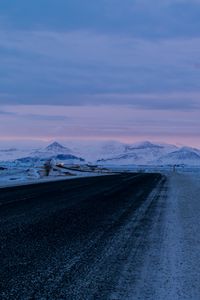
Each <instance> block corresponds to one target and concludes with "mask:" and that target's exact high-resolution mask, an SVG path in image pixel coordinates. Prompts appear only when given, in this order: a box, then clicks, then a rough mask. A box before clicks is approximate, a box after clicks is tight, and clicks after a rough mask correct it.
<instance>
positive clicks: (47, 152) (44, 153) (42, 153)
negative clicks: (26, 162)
mask: <svg viewBox="0 0 200 300" xmlns="http://www.w3.org/2000/svg"><path fill="white" fill-rule="evenodd" d="M58 154H66V155H69V154H72V150H71V149H69V148H67V147H64V146H63V145H61V144H59V143H58V142H54V143H52V144H50V145H48V146H47V147H46V148H44V149H39V150H37V151H34V152H32V153H31V155H30V156H33V157H46V158H48V157H51V156H55V155H58Z"/></svg>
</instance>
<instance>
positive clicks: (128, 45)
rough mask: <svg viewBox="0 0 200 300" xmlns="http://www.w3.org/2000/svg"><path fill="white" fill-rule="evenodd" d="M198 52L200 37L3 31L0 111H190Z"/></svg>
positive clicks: (196, 85)
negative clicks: (40, 107) (106, 107)
mask: <svg viewBox="0 0 200 300" xmlns="http://www.w3.org/2000/svg"><path fill="white" fill-rule="evenodd" d="M199 52H200V38H190V39H177V40H175V39H161V40H145V39H138V38H133V37H121V36H116V35H108V34H107V35H105V34H97V33H94V32H86V31H71V32H56V31H52V32H50V31H21V30H19V31H10V30H8V31H0V64H1V70H0V77H1V81H0V89H1V90H2V94H0V104H9V103H10V104H11V103H13V104H17V103H18V104H20V103H21V104H34V103H35V104H46V105H47V104H55V105H63V104H65V105H80V104H82V105H86V104H87V105H88V104H97V105H98V104H105V103H108V104H111V103H113V104H115V103H116V104H120V103H121V104H122V103H127V104H132V105H140V106H142V105H143V103H144V104H145V106H148V107H149V108H150V106H151V105H152V107H153V108H155V107H156V103H157V106H158V108H160V107H161V106H162V107H163V108H164V107H166V108H167V107H169V108H170V107H171V108H173V107H175V106H176V104H175V105H173V101H174V103H179V104H178V105H177V107H179V108H180V109H181V106H182V107H183V108H184V107H185V106H187V107H188V106H194V103H193V102H194V101H195V103H196V102H197V101H198V99H196V98H197V96H196V95H198V94H199V92H200V89H199V68H197V66H198V64H199ZM168 94H170V95H174V96H173V97H174V99H168V98H169V96H166V95H168ZM183 94H184V95H183ZM148 95H149V96H148ZM167 97H168V98H167ZM170 97H172V96H170ZM178 97H179V98H178ZM193 97H195V99H193ZM186 98H187V99H186ZM159 99H160V101H159ZM159 102H160V103H159ZM189 102H190V103H191V104H190V105H189V104H188V103H189ZM140 103H141V104H140ZM195 105H196V104H195Z"/></svg>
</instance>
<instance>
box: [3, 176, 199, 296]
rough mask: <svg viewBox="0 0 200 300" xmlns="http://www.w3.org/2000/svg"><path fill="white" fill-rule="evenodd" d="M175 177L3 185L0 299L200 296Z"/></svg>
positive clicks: (114, 178)
mask: <svg viewBox="0 0 200 300" xmlns="http://www.w3.org/2000/svg"><path fill="white" fill-rule="evenodd" d="M170 180H171V179H167V178H166V177H165V176H164V175H160V174H122V175H113V176H102V177H94V178H83V179H77V180H69V181H63V182H53V183H45V184H38V185H29V186H24V187H14V188H6V189H2V190H1V191H0V242H1V248H0V257H1V273H0V277H1V278H0V292H1V297H0V298H1V299H3V300H4V299H22V300H26V299H59V300H61V299H69V300H70V299H74V300H76V299H77V300H78V299H80V300H84V299H101V300H103V299H112V300H121V299H152V300H153V299H154V300H157V299H169V300H174V299H194V300H198V299H200V294H199V292H200V290H199V286H200V278H199V273H198V270H199V269H198V267H197V266H196V271H195V272H193V271H192V270H189V271H188V268H189V266H188V264H189V260H190V258H189V257H188V253H189V252H191V253H192V252H193V251H192V249H191V247H190V246H189V245H190V243H188V245H187V241H186V242H183V232H182V231H181V229H182V227H183V226H182V227H181V226H180V224H181V221H180V220H178V219H177V214H178V211H179V208H178V200H177V199H179V195H178V192H177V189H175V190H173V189H172V186H173V184H171V181H170ZM178 180H179V181H178ZM176 181H177V182H179V185H180V186H181V185H182V182H180V179H179V178H178V179H177V178H176ZM185 184H186V180H185ZM174 200H175V201H174ZM187 213H188V211H187V212H186V214H187ZM193 213H194V212H193ZM180 218H181V216H180ZM184 220H185V216H184ZM187 222H188V223H190V221H189V220H187ZM190 230H191V231H193V230H194V228H190ZM191 231H189V232H188V233H187V232H186V233H185V234H186V235H187V234H188V238H189V234H190V233H191ZM186 238H187V236H186ZM194 240H195V238H194ZM195 241H196V240H195ZM197 242H198V241H196V243H197ZM187 246H188V247H189V249H188V250H187V249H186V250H187V251H186V250H184V249H185V248H186V247H187ZM195 247H196V249H198V243H197V245H196V246H195ZM184 251H185V252H184ZM195 253H196V257H195V258H194V260H195V259H197V260H198V258H200V256H199V255H198V254H197V252H195ZM196 264H197V265H198V262H197V263H196ZM196 264H194V265H196ZM187 285H188V287H190V290H189V289H188V288H186V286H187Z"/></svg>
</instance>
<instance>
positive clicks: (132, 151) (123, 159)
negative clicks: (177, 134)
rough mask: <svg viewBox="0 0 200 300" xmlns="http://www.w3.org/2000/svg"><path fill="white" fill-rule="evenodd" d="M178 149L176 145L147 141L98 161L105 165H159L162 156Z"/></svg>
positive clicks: (129, 146) (127, 146)
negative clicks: (158, 161)
mask: <svg viewBox="0 0 200 300" xmlns="http://www.w3.org/2000/svg"><path fill="white" fill-rule="evenodd" d="M177 149H178V148H177V147H176V146H174V145H168V144H153V143H151V142H148V141H145V142H142V143H137V144H133V145H126V147H125V149H124V151H123V152H122V153H121V154H119V155H117V156H113V157H110V158H109V159H105V158H102V159H100V160H98V163H103V164H122V165H129V164H141V165H144V164H157V160H159V159H160V158H161V157H162V156H164V155H167V154H168V153H171V152H172V151H176V150H177Z"/></svg>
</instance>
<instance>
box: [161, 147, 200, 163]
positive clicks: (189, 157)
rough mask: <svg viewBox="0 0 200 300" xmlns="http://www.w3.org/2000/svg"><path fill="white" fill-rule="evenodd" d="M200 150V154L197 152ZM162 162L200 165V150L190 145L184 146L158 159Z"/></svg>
mask: <svg viewBox="0 0 200 300" xmlns="http://www.w3.org/2000/svg"><path fill="white" fill-rule="evenodd" d="M197 152H199V154H198V153H197ZM158 163H161V164H186V165H200V151H198V150H197V149H194V150H193V149H192V148H189V147H183V148H181V149H179V150H177V151H173V152H171V153H169V154H167V155H165V156H163V157H161V158H160V159H159V160H158Z"/></svg>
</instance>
